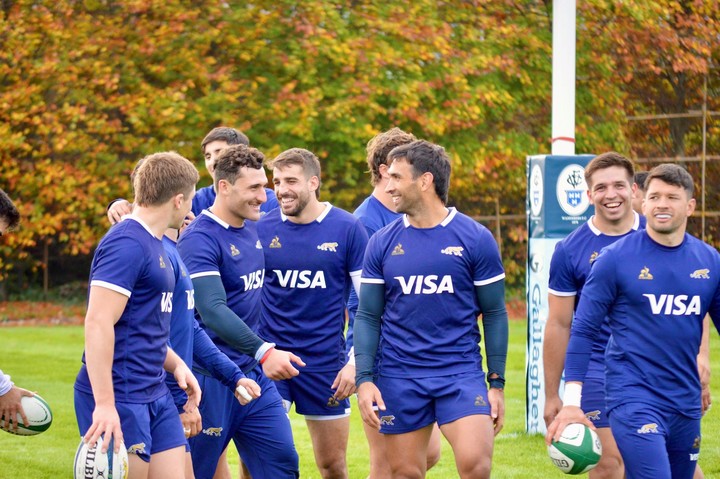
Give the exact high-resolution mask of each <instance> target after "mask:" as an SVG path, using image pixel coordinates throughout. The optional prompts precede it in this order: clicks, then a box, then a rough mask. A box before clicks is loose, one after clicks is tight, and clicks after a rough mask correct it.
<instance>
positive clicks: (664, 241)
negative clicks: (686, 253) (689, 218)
mask: <svg viewBox="0 0 720 479" xmlns="http://www.w3.org/2000/svg"><path fill="white" fill-rule="evenodd" d="M686 228H687V223H686V224H684V225H682V226H681V227H680V228H678V229H677V230H675V231H673V232H671V233H660V232H659V231H655V230H654V229H652V228H651V227H650V226H648V227H647V228H645V230H646V231H647V234H648V236H649V237H650V238H651V239H652V240H653V241H655V242H656V243H658V244H661V245H663V246H669V247H671V248H672V247H675V246H680V245H681V244H682V242H683V240H684V239H685V230H686Z"/></svg>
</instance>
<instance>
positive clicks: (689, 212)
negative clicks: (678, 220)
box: [687, 198, 697, 217]
mask: <svg viewBox="0 0 720 479" xmlns="http://www.w3.org/2000/svg"><path fill="white" fill-rule="evenodd" d="M696 204H697V202H696V201H695V198H690V200H688V204H687V215H688V217H690V216H692V214H693V212H694V211H695V205H696Z"/></svg>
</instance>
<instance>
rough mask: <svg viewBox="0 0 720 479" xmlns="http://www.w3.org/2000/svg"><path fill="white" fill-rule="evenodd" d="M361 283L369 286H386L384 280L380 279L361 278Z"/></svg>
mask: <svg viewBox="0 0 720 479" xmlns="http://www.w3.org/2000/svg"><path fill="white" fill-rule="evenodd" d="M360 282H361V283H367V284H385V280H384V279H378V278H360Z"/></svg>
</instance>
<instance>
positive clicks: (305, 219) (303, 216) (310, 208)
mask: <svg viewBox="0 0 720 479" xmlns="http://www.w3.org/2000/svg"><path fill="white" fill-rule="evenodd" d="M325 208H327V204H326V203H323V202H321V201H319V200H318V199H317V198H312V199H311V200H310V201H308V204H307V205H305V208H303V210H302V211H301V212H300V214H298V215H294V216H288V217H287V218H288V220H289V221H290V222H292V223H296V224H299V225H306V224H309V223H312V222H313V221H315V220H316V219H318V218H319V217H320V215H321V214H322V213H323V211H325Z"/></svg>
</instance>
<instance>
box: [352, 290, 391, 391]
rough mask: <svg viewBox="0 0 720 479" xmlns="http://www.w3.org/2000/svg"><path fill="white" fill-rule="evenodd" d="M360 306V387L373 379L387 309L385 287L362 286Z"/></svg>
mask: <svg viewBox="0 0 720 479" xmlns="http://www.w3.org/2000/svg"><path fill="white" fill-rule="evenodd" d="M360 298H361V299H360V305H359V306H358V311H357V315H356V316H355V324H354V326H353V328H354V330H355V333H354V337H355V371H356V372H355V382H356V384H357V385H358V386H360V385H361V384H362V383H364V382H367V381H372V379H373V366H374V365H375V355H376V354H377V349H378V344H379V342H380V318H381V317H382V313H383V309H385V285H383V284H365V283H363V285H362V286H360Z"/></svg>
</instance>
